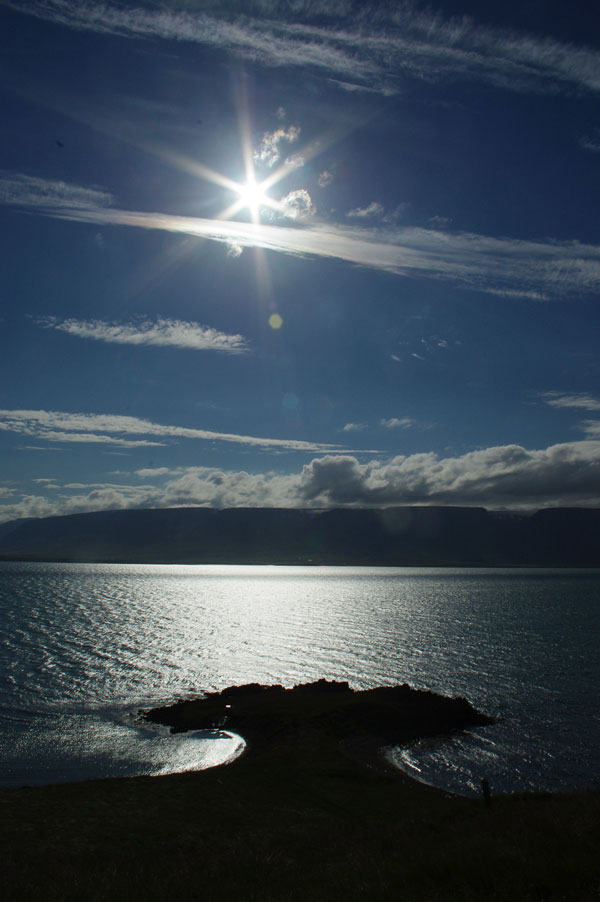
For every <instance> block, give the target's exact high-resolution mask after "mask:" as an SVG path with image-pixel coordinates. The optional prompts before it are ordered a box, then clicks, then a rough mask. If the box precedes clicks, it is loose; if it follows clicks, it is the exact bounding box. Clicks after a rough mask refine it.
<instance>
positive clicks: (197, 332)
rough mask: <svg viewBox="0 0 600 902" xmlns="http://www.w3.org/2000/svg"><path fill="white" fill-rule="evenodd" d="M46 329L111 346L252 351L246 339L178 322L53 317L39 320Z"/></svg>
mask: <svg viewBox="0 0 600 902" xmlns="http://www.w3.org/2000/svg"><path fill="white" fill-rule="evenodd" d="M36 322H37V323H38V325H41V326H43V327H44V328H46V329H56V330H57V331H59V332H66V333H67V334H68V335H74V336H76V337H77V338H89V339H94V340H96V341H104V342H108V343H110V344H128V345H149V346H154V347H175V348H186V349H192V350H195V351H224V352H226V353H229V354H241V353H244V352H245V351H247V350H248V343H247V341H246V339H245V338H244V337H243V336H242V335H227V334H226V333H224V332H219V331H217V330H216V329H213V328H211V327H210V326H202V325H200V324H199V323H190V322H184V321H182V320H176V319H158V320H157V321H156V322H152V321H150V320H141V321H139V322H134V323H117V322H110V323H109V322H104V321H102V320H77V319H65V320H59V319H57V318H56V317H53V316H49V317H43V318H39V319H37V320H36Z"/></svg>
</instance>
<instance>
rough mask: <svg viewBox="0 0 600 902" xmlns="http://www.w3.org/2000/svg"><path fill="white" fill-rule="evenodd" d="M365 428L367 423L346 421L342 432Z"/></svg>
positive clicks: (357, 430)
mask: <svg viewBox="0 0 600 902" xmlns="http://www.w3.org/2000/svg"><path fill="white" fill-rule="evenodd" d="M367 428H368V423H346V425H345V426H344V432H359V431H360V430H362V429H367Z"/></svg>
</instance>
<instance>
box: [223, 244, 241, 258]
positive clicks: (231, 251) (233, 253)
mask: <svg viewBox="0 0 600 902" xmlns="http://www.w3.org/2000/svg"><path fill="white" fill-rule="evenodd" d="M243 253H244V248H243V247H242V246H241V244H236V243H235V242H231V243H228V244H227V256H228V257H232V258H233V259H234V260H237V258H238V257H241V256H242V254H243Z"/></svg>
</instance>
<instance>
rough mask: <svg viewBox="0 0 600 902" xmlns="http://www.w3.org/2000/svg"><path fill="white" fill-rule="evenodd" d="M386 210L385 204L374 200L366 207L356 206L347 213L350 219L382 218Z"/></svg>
mask: <svg viewBox="0 0 600 902" xmlns="http://www.w3.org/2000/svg"><path fill="white" fill-rule="evenodd" d="M384 212H385V209H384V206H383V204H380V203H379V201H377V200H373V201H371V203H370V204H368V206H366V207H355V208H354V209H353V210H349V211H348V212H347V213H346V216H347V217H348V219H380V218H381V217H382V216H383V214H384Z"/></svg>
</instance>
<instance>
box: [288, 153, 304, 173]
mask: <svg viewBox="0 0 600 902" xmlns="http://www.w3.org/2000/svg"><path fill="white" fill-rule="evenodd" d="M283 164H284V166H287V168H288V169H301V168H302V167H303V166H304V157H303V156H302V154H301V153H294V154H292V155H291V156H289V157H286V158H285V160H284V163H283Z"/></svg>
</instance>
